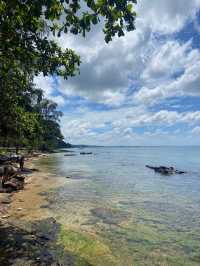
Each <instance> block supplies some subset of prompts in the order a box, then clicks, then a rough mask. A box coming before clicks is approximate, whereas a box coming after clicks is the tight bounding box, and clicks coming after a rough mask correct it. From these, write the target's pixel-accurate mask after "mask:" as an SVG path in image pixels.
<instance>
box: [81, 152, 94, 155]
mask: <svg viewBox="0 0 200 266" xmlns="http://www.w3.org/2000/svg"><path fill="white" fill-rule="evenodd" d="M80 154H81V155H89V154H92V152H80Z"/></svg>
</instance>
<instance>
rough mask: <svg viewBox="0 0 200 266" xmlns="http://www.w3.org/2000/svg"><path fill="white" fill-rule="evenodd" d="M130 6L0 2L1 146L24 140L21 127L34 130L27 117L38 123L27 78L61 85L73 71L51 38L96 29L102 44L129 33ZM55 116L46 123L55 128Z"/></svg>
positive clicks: (87, 1)
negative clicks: (60, 79) (51, 78)
mask: <svg viewBox="0 0 200 266" xmlns="http://www.w3.org/2000/svg"><path fill="white" fill-rule="evenodd" d="M134 4H136V0H96V1H95V0H82V1H80V0H34V1H33V0H9V1H8V0H0V114H1V121H0V136H1V138H2V139H3V140H2V142H4V144H5V145H6V143H7V142H8V141H10V140H9V139H10V137H11V138H13V137H14V136H15V138H17V136H18V137H19V135H20V136H22V135H24V134H25V132H26V131H24V128H25V127H26V126H28V127H29V125H30V132H33V131H34V130H33V128H35V129H36V128H38V125H37V121H36V120H37V119H32V118H33V117H32V116H34V117H37V115H36V114H38V117H41V113H40V111H41V110H39V111H38V110H36V109H37V104H35V102H34V100H35V99H36V100H38V101H40V102H41V100H42V94H41V92H40V91H39V90H38V89H36V88H35V87H34V84H33V82H32V81H33V77H34V76H35V75H38V74H40V73H43V75H45V76H46V75H58V76H62V77H64V78H65V79H67V78H68V77H69V76H73V75H75V74H77V73H78V71H79V65H80V57H79V56H78V55H77V54H76V53H75V52H74V51H73V50H71V49H65V50H63V49H62V48H61V47H59V46H58V44H57V43H56V42H55V41H53V40H52V38H51V36H52V35H54V36H57V37H59V36H61V34H63V33H64V34H67V33H69V32H70V33H71V34H74V35H77V34H82V35H83V36H85V35H86V33H87V32H89V31H90V30H91V27H92V26H93V25H96V24H98V23H102V28H103V32H104V34H105V41H106V42H107V43H108V42H110V41H111V40H112V38H113V37H114V36H115V35H118V36H119V37H121V36H123V35H124V32H125V31H131V30H134V29H135V26H134V23H135V17H136V13H135V11H134V10H133V5H134ZM39 97H40V98H39ZM51 106H52V105H51ZM19 114H20V115H19ZM55 114H56V112H55V109H54V115H55ZM57 115H58V116H57V118H55V119H54V118H51V119H50V120H51V121H54V122H55V123H57V122H58V118H59V114H58V113H57ZM56 119H57V120H56ZM27 121H32V123H26V122H27ZM33 121H35V122H34V125H33ZM43 121H45V120H43ZM40 122H41V120H40ZM50 124H51V126H52V123H50ZM50 124H49V127H50ZM40 126H41V123H40ZM54 126H55V127H56V128H57V124H54ZM36 131H37V130H36ZM22 132H24V133H23V134H22ZM26 134H28V133H27V132H26ZM26 134H25V135H24V137H26ZM24 137H23V138H24ZM26 139H28V138H26Z"/></svg>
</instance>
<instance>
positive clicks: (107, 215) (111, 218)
mask: <svg viewBox="0 0 200 266" xmlns="http://www.w3.org/2000/svg"><path fill="white" fill-rule="evenodd" d="M91 213H92V215H94V216H95V217H97V218H99V219H101V220H102V221H103V222H104V223H106V224H119V223H121V222H123V221H124V220H126V219H127V218H128V213H127V212H123V211H120V210H114V209H109V208H95V209H92V210H91Z"/></svg>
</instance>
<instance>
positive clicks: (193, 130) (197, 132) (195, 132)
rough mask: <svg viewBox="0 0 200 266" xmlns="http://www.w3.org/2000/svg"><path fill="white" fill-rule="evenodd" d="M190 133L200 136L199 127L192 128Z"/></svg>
mask: <svg viewBox="0 0 200 266" xmlns="http://www.w3.org/2000/svg"><path fill="white" fill-rule="evenodd" d="M191 132H192V134H194V135H200V127H199V126H198V127H194V128H193V129H192V131H191Z"/></svg>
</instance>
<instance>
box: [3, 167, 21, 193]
mask: <svg viewBox="0 0 200 266" xmlns="http://www.w3.org/2000/svg"><path fill="white" fill-rule="evenodd" d="M24 179H25V178H24V176H22V175H20V171H19V170H18V169H17V168H16V167H14V166H13V165H1V166H0V192H12V191H16V190H20V189H23V187H24Z"/></svg>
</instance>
